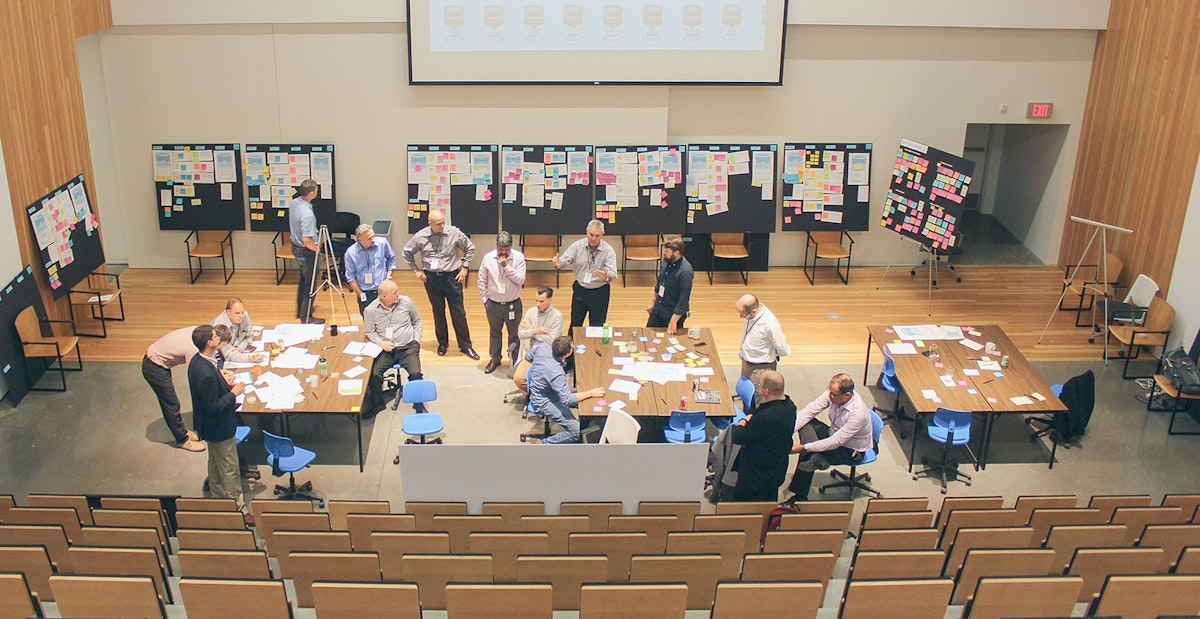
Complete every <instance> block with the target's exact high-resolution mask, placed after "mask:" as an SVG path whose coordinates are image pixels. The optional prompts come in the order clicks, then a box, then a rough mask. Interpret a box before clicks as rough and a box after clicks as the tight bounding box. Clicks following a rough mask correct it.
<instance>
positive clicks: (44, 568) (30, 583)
mask: <svg viewBox="0 0 1200 619" xmlns="http://www.w3.org/2000/svg"><path fill="white" fill-rule="evenodd" d="M0 572H20V573H21V574H24V575H25V582H24V586H25V587H27V588H28V589H29V590H30V591H32V592H33V593H34V595H36V596H38V598H40V599H42V600H45V601H47V602H53V601H54V592H53V591H52V590H51V589H50V576H51V575H53V574H54V566H53V565H51V564H50V555H49V553H47V552H46V548H45V547H44V546H0ZM9 585H10V586H11V583H9ZM4 603H5V602H4V596H2V595H0V607H2V606H3V605H4ZM3 616H11V615H4V614H3V613H0V617H3Z"/></svg>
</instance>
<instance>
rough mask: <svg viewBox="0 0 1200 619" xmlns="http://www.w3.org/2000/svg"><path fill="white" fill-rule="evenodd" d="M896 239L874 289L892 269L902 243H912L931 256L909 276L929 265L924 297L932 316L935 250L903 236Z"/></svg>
mask: <svg viewBox="0 0 1200 619" xmlns="http://www.w3.org/2000/svg"><path fill="white" fill-rule="evenodd" d="M898 238H899V241H898V242H897V243H896V249H894V250H892V258H891V260H889V261H888V265H887V267H886V268H885V269H883V275H880V276H879V282H878V283H877V284H875V289H876V290H879V286H880V285H881V284H882V283H883V279H884V278H885V277H887V273H888V270H890V269H891V268H892V265H893V264H894V263H895V262H896V252H897V251H898V250H899V249H900V246H901V245H902V244H903V242H904V241H912V242H913V243H916V244H917V246H918V247H920V249H921V251H924V252H930V254H931V259H930V260H928V261H922V262H921V264H919V265H917V266H915V267H913V268H912V270H911V271H910V274H911V275H913V276H916V274H917V269H919V268H921V267H923V266H925V265H926V264H927V263H928V265H929V283H928V284H927V290H926V293H925V296H926V299H927V303H928V310H927V311H928V314H929V315H930V316H933V287H934V286H937V275H936V272H937V253H936V251H935V250H933V249H932V248H930V247H929V246H927V245H925V244H924V243H921V242H920V241H917V240H916V239H910V238H908V237H906V236H903V235H899V236H898ZM947 255H948V254H947ZM959 281H962V278H959Z"/></svg>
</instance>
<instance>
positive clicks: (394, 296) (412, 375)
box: [361, 279, 421, 419]
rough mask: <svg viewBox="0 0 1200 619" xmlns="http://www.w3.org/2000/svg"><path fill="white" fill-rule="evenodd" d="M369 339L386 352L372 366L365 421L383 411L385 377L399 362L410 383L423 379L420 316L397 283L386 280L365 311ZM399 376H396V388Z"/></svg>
mask: <svg viewBox="0 0 1200 619" xmlns="http://www.w3.org/2000/svg"><path fill="white" fill-rule="evenodd" d="M363 328H364V330H365V331H366V333H367V339H368V340H371V341H372V342H374V343H376V344H378V345H379V347H380V348H382V349H383V352H381V353H379V356H377V357H375V361H374V363H372V364H371V377H370V378H369V379H368V380H367V391H366V393H364V394H363V403H362V407H361V411H362V417H363V419H370V418H371V417H374V416H375V415H377V414H379V411H381V410H383V408H384V398H383V374H384V372H387V370H388V368H390V367H392V366H393V365H395V364H397V363H399V364H400V367H402V368H404V371H405V372H407V373H408V380H420V379H421V316H420V314H417V306H415V305H413V302H412V299H410V298H408V297H406V296H404V295H402V294H400V291H399V289H398V288H397V287H396V282H394V281H392V280H390V279H385V280H383V282H382V283H381V284H379V298H377V299H375V300H374V301H371V304H370V305H368V306H367V311H365V312H363ZM399 381H400V377H399V376H396V382H397V385H396V386H397V387H399V386H400V385H399Z"/></svg>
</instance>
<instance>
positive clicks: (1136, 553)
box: [1067, 548, 1167, 603]
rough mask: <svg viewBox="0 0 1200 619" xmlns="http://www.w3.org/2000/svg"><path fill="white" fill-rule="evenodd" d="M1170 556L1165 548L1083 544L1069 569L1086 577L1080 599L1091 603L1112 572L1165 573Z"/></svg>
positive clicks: (1070, 572) (1074, 573)
mask: <svg viewBox="0 0 1200 619" xmlns="http://www.w3.org/2000/svg"><path fill="white" fill-rule="evenodd" d="M1166 558H1167V556H1166V553H1165V552H1163V549H1162V548H1080V549H1078V550H1076V551H1075V557H1074V558H1073V559H1071V565H1070V567H1068V568H1067V573H1068V574H1072V575H1075V576H1079V577H1080V578H1083V588H1082V589H1081V590H1080V592H1079V599H1078V600H1077V601H1079V602H1089V603H1090V602H1091V601H1092V600H1093V599H1095V598H1096V596H1098V595H1100V589H1101V588H1102V587H1104V581H1105V579H1107V578H1108V576H1109V575H1110V574H1165V573H1166V570H1164V569H1163V564H1164V563H1166Z"/></svg>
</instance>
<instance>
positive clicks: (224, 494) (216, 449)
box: [188, 325, 254, 525]
mask: <svg viewBox="0 0 1200 619" xmlns="http://www.w3.org/2000/svg"><path fill="white" fill-rule="evenodd" d="M192 343H193V344H195V345H196V348H197V349H198V350H199V353H197V354H196V356H194V357H192V360H191V361H189V362H188V385H189V386H190V388H191V391H192V411H193V414H194V415H195V424H196V433H197V434H199V435H200V439H201V440H203V441H206V442H208V486H209V489H210V491H211V492H212V496H213V498H218V499H233V501H234V504H236V505H237V508H238V509H239V510H242V509H245V505H246V504H245V501H244V500H243V496H242V478H241V476H240V475H239V474H238V453H237V438H236V437H235V436H234V434H235V433H236V430H237V396H238V395H240V394H241V393H242V392H243V391H245V389H246V385H244V384H242V383H239V382H233V383H230V382H229V380H228V378H227V377H226V375H224V374H222V372H221V370H220V369H218V368H217V358H216V355H217V349H218V348H220V346H221V343H222V341H221V337H220V336H218V335H217V334H216V332H215V331H214V327H213V326H212V325H202V326H199V327H196V328H195V329H193V330H192ZM243 519H244V520H245V521H246V524H251V525H252V524H254V519H253V518H252V517H251V516H250V515H249V514H245V515H244V516H243Z"/></svg>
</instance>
